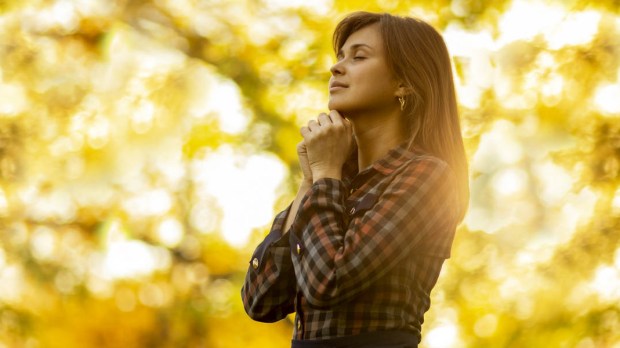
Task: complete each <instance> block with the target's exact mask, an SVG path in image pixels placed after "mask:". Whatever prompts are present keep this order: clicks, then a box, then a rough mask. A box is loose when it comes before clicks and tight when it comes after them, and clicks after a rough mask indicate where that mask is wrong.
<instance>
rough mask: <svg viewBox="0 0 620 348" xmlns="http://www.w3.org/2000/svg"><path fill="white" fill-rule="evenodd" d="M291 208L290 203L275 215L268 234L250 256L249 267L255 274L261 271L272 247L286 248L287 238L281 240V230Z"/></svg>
mask: <svg viewBox="0 0 620 348" xmlns="http://www.w3.org/2000/svg"><path fill="white" fill-rule="evenodd" d="M291 206H292V203H291V204H290V205H289V206H288V208H286V209H284V210H283V211H281V212H280V213H278V215H276V217H275V218H274V221H273V224H272V226H271V230H270V231H269V234H268V235H267V236H266V237H265V239H264V240H263V241H262V243H260V244H259V245H258V247H256V250H254V254H253V255H252V259H251V260H250V265H252V269H253V270H254V271H255V272H259V271H260V270H261V268H262V265H263V264H264V261H265V260H264V259H265V257H266V255H267V252H268V251H269V249H270V248H271V247H272V246H275V247H287V248H288V245H289V244H288V238H282V234H283V233H282V228H283V227H284V224H285V223H286V218H287V217H288V214H289V212H290V210H291Z"/></svg>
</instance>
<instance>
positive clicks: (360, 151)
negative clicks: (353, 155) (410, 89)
mask: <svg viewBox="0 0 620 348" xmlns="http://www.w3.org/2000/svg"><path fill="white" fill-rule="evenodd" d="M349 119H350V121H351V123H352V124H353V132H354V134H355V141H356V142H357V156H358V160H357V161H358V163H357V164H358V167H359V170H360V171H362V170H364V169H366V167H368V166H370V165H371V164H373V163H374V162H375V161H377V160H379V159H380V158H381V157H383V156H385V154H387V153H388V151H389V150H390V149H392V148H394V147H396V146H398V145H399V144H400V143H402V142H403V141H405V139H406V138H407V135H406V130H405V124H404V122H403V116H402V115H401V113H400V110H398V109H396V110H391V111H390V112H382V113H381V114H374V115H370V114H366V115H359V114H358V115H352V116H351V117H350V118H349Z"/></svg>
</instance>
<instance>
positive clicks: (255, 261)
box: [252, 258, 258, 269]
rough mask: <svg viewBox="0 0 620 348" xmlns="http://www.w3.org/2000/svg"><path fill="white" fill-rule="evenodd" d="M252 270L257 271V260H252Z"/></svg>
mask: <svg viewBox="0 0 620 348" xmlns="http://www.w3.org/2000/svg"><path fill="white" fill-rule="evenodd" d="M252 268H254V269H258V259H257V258H254V260H252Z"/></svg>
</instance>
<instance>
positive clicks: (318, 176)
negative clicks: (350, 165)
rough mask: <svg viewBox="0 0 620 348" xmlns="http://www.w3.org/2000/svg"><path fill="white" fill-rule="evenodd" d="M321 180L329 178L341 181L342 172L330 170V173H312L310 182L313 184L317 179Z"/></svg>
mask: <svg viewBox="0 0 620 348" xmlns="http://www.w3.org/2000/svg"><path fill="white" fill-rule="evenodd" d="M323 178H331V179H336V180H341V179H342V171H340V170H331V171H320V172H316V173H312V182H313V183H315V182H317V180H319V179H323Z"/></svg>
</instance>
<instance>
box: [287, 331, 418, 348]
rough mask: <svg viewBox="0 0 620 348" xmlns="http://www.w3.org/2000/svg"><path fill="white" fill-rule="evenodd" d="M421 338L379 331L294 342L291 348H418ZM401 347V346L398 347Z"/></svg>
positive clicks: (407, 333)
mask: <svg viewBox="0 0 620 348" xmlns="http://www.w3.org/2000/svg"><path fill="white" fill-rule="evenodd" d="M418 342H419V338H418V335H416V334H415V333H413V332H409V331H377V332H366V333H362V334H359V335H353V336H345V337H338V338H329V339H319V340H293V341H292V345H291V348H353V347H367V348H370V347H382V346H386V345H390V344H392V345H398V344H403V346H402V347H407V348H416V347H417V346H418ZM396 347H400V346H396Z"/></svg>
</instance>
